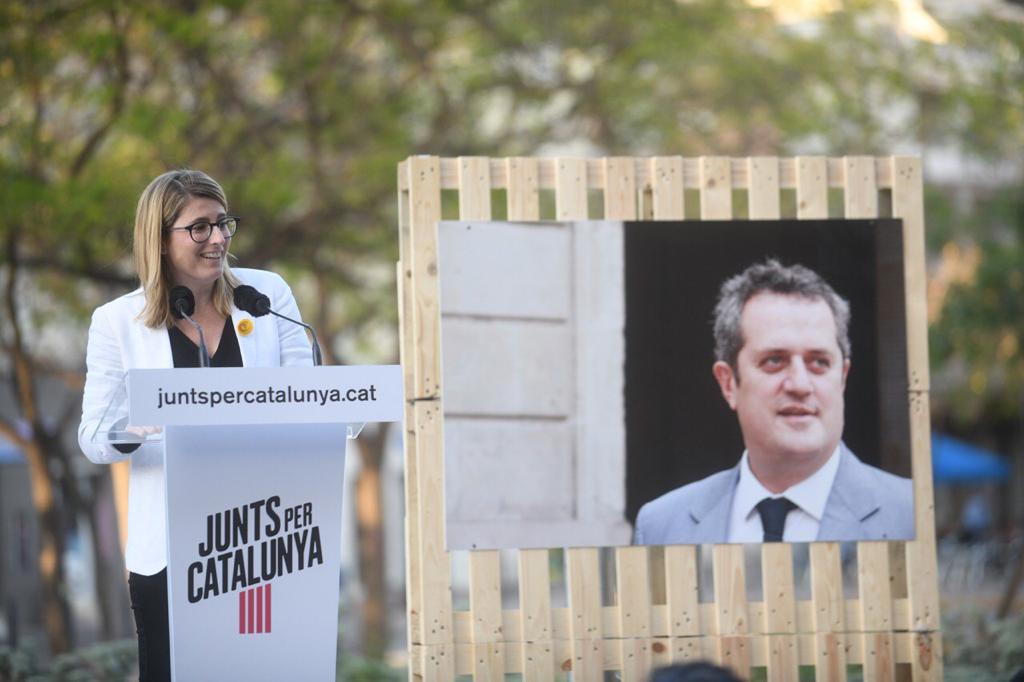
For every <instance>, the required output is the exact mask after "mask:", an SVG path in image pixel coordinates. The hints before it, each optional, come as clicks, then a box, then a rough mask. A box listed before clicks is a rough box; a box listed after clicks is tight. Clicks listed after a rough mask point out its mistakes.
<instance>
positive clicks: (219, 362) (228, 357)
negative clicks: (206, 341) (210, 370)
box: [167, 317, 242, 368]
mask: <svg viewBox="0 0 1024 682" xmlns="http://www.w3.org/2000/svg"><path fill="white" fill-rule="evenodd" d="M167 334H168V335H169V336H170V337H171V356H172V358H173V359H174V366H175V367H176V368H177V367H198V366H199V346H197V345H196V344H194V343H192V339H190V338H188V337H187V336H185V332H183V331H181V330H180V329H178V328H177V327H171V328H170V329H168V330H167ZM241 366H242V350H241V349H240V348H239V347H238V337H237V336H236V335H235V326H234V325H233V324H232V323H231V318H230V317H228V318H226V319H225V320H224V332H223V333H222V334H221V336H220V345H219V346H217V352H216V353H214V354H213V355H211V356H210V367H241Z"/></svg>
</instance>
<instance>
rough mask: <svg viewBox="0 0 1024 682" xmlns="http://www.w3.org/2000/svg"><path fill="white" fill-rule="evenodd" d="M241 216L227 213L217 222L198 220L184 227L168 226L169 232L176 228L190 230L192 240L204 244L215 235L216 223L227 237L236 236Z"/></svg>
mask: <svg viewBox="0 0 1024 682" xmlns="http://www.w3.org/2000/svg"><path fill="white" fill-rule="evenodd" d="M241 220H242V219H241V218H239V217H238V216H235V215H226V216H224V217H223V218H221V219H220V220H218V221H217V222H215V223H211V222H210V221H209V220H197V221H196V222H194V223H192V224H191V225H185V226H184V227H168V228H167V231H168V232H174V231H175V230H188V234H189V236H190V237H192V241H194V242H195V243H197V244H202V243H203V242H205V241H208V240H209V239H210V236H211V235H213V226H214V225H216V226H217V227H218V228H220V233H221V234H222V235H224V237H225V238H228V237H232V236H234V234H235V232H236V231H237V230H238V223H240V222H241Z"/></svg>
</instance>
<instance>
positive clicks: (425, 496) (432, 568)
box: [413, 400, 454, 665]
mask: <svg viewBox="0 0 1024 682" xmlns="http://www.w3.org/2000/svg"><path fill="white" fill-rule="evenodd" d="M413 409H414V418H413V421H414V424H415V429H416V434H415V435H416V451H417V453H418V454H419V456H420V468H419V472H418V473H419V476H418V477H417V484H418V487H419V490H418V497H419V500H420V514H421V516H420V531H421V533H420V552H419V561H420V589H421V604H422V607H421V612H420V621H421V626H422V630H423V633H422V634H423V637H422V641H423V642H424V643H425V644H450V643H452V637H453V632H452V604H451V587H450V586H451V566H450V565H449V560H448V553H447V552H445V549H444V462H443V460H442V457H441V447H442V446H441V435H442V426H441V416H442V415H441V403H440V401H439V400H420V401H417V402H416V403H415V405H414V408H413ZM440 662H441V661H438V664H440ZM449 662H450V663H451V664H452V665H454V662H452V661H449Z"/></svg>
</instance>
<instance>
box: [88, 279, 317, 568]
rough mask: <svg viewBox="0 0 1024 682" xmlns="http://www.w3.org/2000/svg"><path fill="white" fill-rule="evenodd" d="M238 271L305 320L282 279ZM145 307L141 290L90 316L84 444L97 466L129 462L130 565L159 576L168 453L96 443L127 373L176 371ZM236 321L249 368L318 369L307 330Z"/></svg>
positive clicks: (238, 316) (264, 320) (241, 316)
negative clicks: (243, 326)
mask: <svg viewBox="0 0 1024 682" xmlns="http://www.w3.org/2000/svg"><path fill="white" fill-rule="evenodd" d="M232 272H233V273H234V274H235V276H236V277H238V279H239V280H240V281H241V282H242V283H243V284H249V285H251V286H253V287H255V288H256V289H258V290H259V291H260V292H261V293H264V294H266V295H267V296H268V297H270V306H271V308H273V309H274V310H275V311H276V312H279V313H281V314H282V315H287V316H288V317H291V318H293V319H296V320H299V319H302V318H301V317H300V316H299V309H298V306H297V305H296V304H295V298H294V297H293V296H292V292H291V289H290V288H289V287H288V285H287V284H286V283H285V281H284V280H283V279H282V278H281V277H280V276H279V275H276V274H274V273H272V272H267V271H265V270H250V269H247V268H233V269H232ZM145 304H146V299H145V296H144V295H143V293H142V289H136V290H135V291H133V292H131V293H129V294H125V295H124V296H121V297H120V298H117V299H114V300H113V301H111V302H110V303H106V304H104V305H101V306H100V307H99V308H97V309H96V310H95V312H93V314H92V324H91V325H90V326H89V345H88V348H87V350H86V355H85V362H86V374H85V392H84V395H83V396H82V423H81V424H80V425H79V427H78V445H79V447H81V448H82V452H84V453H85V456H86V457H88V458H89V459H90V460H92V461H93V462H96V463H98V464H109V463H111V462H116V461H120V460H124V459H129V458H130V459H131V474H130V476H129V479H128V546H127V547H126V548H125V564H126V565H127V567H128V570H129V571H131V572H133V573H139V574H141V575H153V574H154V573H158V572H159V571H161V570H162V569H163V568H164V567H165V566H166V565H167V523H166V517H165V511H164V464H163V447H162V445H160V444H159V443H145V444H143V445H141V446H140V447H139V448H138V449H137V450H135V451H134V452H132V453H130V454H127V453H122V452H119V451H118V450H116V449H115V448H113V447H111V446H109V445H104V444H102V443H93V442H92V440H91V439H92V434H93V431H95V429H96V425H97V424H98V423H99V421H100V419H101V417H102V415H103V411H104V410H105V408H106V407H107V404H108V403H109V402H110V400H111V399H112V398H113V396H114V394H115V393H116V392H117V391H118V390H120V389H121V388H122V387H123V382H124V376H125V372H127V371H128V370H129V369H159V368H170V367H173V366H174V362H173V360H172V357H171V342H170V337H169V336H168V334H167V330H166V329H150V328H149V327H147V326H146V325H144V324H143V323H142V321H141V320H140V319H139V314H140V313H141V312H142V309H143V308H144V307H145ZM245 319H248V320H251V321H252V323H253V330H252V332H250V333H249V334H247V335H245V336H242V335H241V334H239V333H238V331H237V329H238V323H239V322H241V321H242V320H245ZM231 321H232V324H233V325H234V326H235V330H236V331H235V334H236V335H237V336H238V347H239V349H240V350H241V352H242V365H243V366H245V367H283V366H287V365H311V364H312V362H313V360H312V352H311V350H310V345H309V340H308V338H307V337H306V332H305V331H304V330H303V329H302V327H299V326H298V325H295V324H291V323H290V322H286V321H284V320H279V319H278V318H277V317H274V316H273V315H265V316H263V317H259V318H253V317H252V316H251V315H249V314H248V313H245V312H242V311H240V310H238V309H234V310H233V311H232V313H231Z"/></svg>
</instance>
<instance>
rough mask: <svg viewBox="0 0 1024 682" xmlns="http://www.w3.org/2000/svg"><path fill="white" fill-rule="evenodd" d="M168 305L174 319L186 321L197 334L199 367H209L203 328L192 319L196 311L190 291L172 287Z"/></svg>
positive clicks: (184, 288)
mask: <svg viewBox="0 0 1024 682" xmlns="http://www.w3.org/2000/svg"><path fill="white" fill-rule="evenodd" d="M170 303H171V314H172V315H174V317H175V319H178V320H180V319H186V320H188V321H189V322H191V323H192V326H193V327H195V328H196V331H197V332H199V366H200V367H209V366H210V353H209V352H208V351H207V350H206V337H205V336H203V328H202V327H201V326H199V323H198V322H196V321H195V320H193V319H192V314H193V313H194V312H195V311H196V297H195V296H193V295H192V290H191V289H189V288H188V287H183V286H176V287H174V288H173V289H171V295H170Z"/></svg>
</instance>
